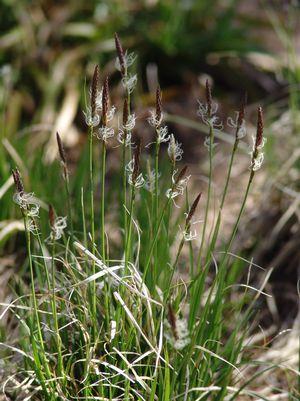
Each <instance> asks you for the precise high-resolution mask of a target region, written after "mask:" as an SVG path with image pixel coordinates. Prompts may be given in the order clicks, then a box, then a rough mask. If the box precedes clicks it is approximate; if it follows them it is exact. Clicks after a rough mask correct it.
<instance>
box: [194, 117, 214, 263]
mask: <svg viewBox="0 0 300 401" xmlns="http://www.w3.org/2000/svg"><path fill="white" fill-rule="evenodd" d="M213 145H214V129H213V126H212V125H210V126H209V178H208V180H209V181H208V190H207V200H206V207H205V217H204V223H203V230H202V239H201V244H200V249H199V254H198V259H197V267H198V268H199V267H200V262H201V255H202V250H203V246H204V241H205V233H206V226H207V218H208V212H209V206H210V196H211V186H212V173H213ZM197 270H198V269H197Z"/></svg>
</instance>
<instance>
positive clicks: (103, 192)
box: [101, 141, 106, 263]
mask: <svg viewBox="0 0 300 401" xmlns="http://www.w3.org/2000/svg"><path fill="white" fill-rule="evenodd" d="M105 170H106V145H105V142H104V141H103V142H102V167H101V174H102V178H101V186H102V187H101V248H102V260H103V263H105V260H106V252H105V249H106V247H105V244H106V238H105Z"/></svg>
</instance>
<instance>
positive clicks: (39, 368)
mask: <svg viewBox="0 0 300 401" xmlns="http://www.w3.org/2000/svg"><path fill="white" fill-rule="evenodd" d="M23 218H24V227H25V236H26V248H27V254H28V260H29V269H30V281H31V296H32V301H33V310H34V316H35V321H36V326H35V325H34V328H35V327H36V328H37V333H38V338H39V343H40V347H41V351H42V355H40V353H37V352H36V353H35V354H36V358H35V362H36V363H38V364H39V365H40V364H41V362H40V359H42V365H40V366H37V372H38V377H39V380H40V382H41V386H42V388H43V390H44V391H45V392H46V394H48V393H49V391H48V389H47V388H46V385H45V377H44V373H43V367H44V368H45V372H46V374H47V377H48V378H50V377H51V372H50V369H49V365H48V361H47V359H46V355H45V346H44V339H43V334H42V329H41V322H40V317H39V312H38V304H37V299H36V293H35V285H34V273H33V262H32V254H31V234H30V231H29V229H28V226H29V220H28V216H27V215H26V213H23ZM31 329H32V330H33V328H31ZM31 334H32V345H33V347H34V348H35V338H34V337H35V336H34V333H33V332H32V333H31ZM40 357H41V358H40ZM37 358H38V359H37ZM50 399H52V397H50Z"/></svg>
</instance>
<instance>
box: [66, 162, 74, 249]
mask: <svg viewBox="0 0 300 401" xmlns="http://www.w3.org/2000/svg"><path fill="white" fill-rule="evenodd" d="M64 169H65V173H64V176H65V188H66V195H67V205H68V216H69V225H70V229H71V247H73V243H74V228H73V215H72V202H71V192H70V180H69V174H68V172H67V170H66V169H67V166H64Z"/></svg>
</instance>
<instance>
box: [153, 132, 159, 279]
mask: <svg viewBox="0 0 300 401" xmlns="http://www.w3.org/2000/svg"><path fill="white" fill-rule="evenodd" d="M156 137H157V139H156V143H155V188H154V202H155V207H154V221H155V225H157V223H158V173H159V150H160V143H159V141H158V134H157V135H156ZM157 258H158V247H157V242H156V244H155V248H154V269H153V279H154V282H155V278H156V276H157V265H158V260H157Z"/></svg>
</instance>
